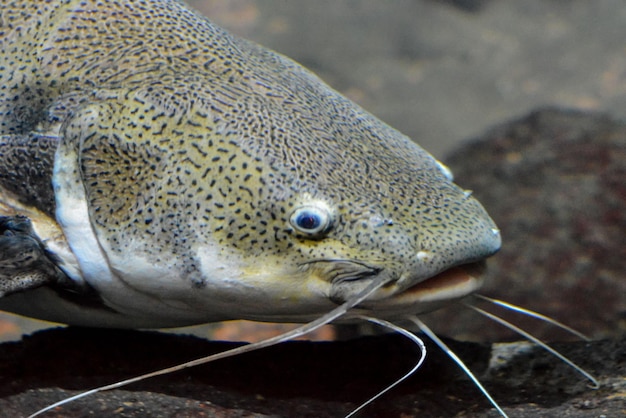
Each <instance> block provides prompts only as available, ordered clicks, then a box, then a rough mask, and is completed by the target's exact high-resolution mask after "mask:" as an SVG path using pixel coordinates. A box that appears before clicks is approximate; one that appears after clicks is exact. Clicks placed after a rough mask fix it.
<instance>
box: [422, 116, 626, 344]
mask: <svg viewBox="0 0 626 418" xmlns="http://www.w3.org/2000/svg"><path fill="white" fill-rule="evenodd" d="M447 163H448V164H449V166H450V167H451V168H452V171H453V172H454V174H455V178H456V180H457V182H458V183H460V184H461V185H462V186H463V187H465V188H468V189H471V190H475V194H476V196H477V197H478V199H479V201H480V202H482V203H483V205H484V206H485V207H486V208H487V211H488V212H489V213H490V214H491V216H492V217H493V218H494V220H495V221H496V223H497V224H498V226H499V227H500V229H501V230H502V237H503V246H502V250H501V251H500V252H499V253H498V254H496V255H495V256H494V257H492V258H491V259H490V260H489V273H488V275H487V285H486V286H485V287H484V289H482V290H481V293H484V294H486V295H489V296H493V297H498V298H500V299H504V300H506V301H509V302H512V303H516V304H518V305H521V306H524V307H527V308H530V309H534V310H537V311H540V312H542V313H544V314H547V315H549V316H551V317H554V318H556V319H558V320H560V321H562V322H565V323H567V324H568V325H571V326H573V327H574V328H576V329H578V330H580V331H582V332H584V333H586V334H588V335H590V336H592V337H593V338H607V337H611V336H615V335H621V334H623V333H624V331H625V330H626V280H624V272H625V271H626V124H624V123H623V122H619V121H616V120H613V119H611V118H609V117H607V116H606V115H602V114H593V113H583V112H577V111H563V110H557V109H548V110H543V111H537V112H534V113H532V114H531V115H529V116H528V117H525V118H522V119H520V120H517V121H514V122H511V123H508V124H505V125H502V126H500V127H498V128H496V129H494V130H492V131H491V132H489V133H487V134H486V135H484V136H483V137H482V138H480V139H477V140H475V141H471V142H469V143H467V144H466V145H464V146H462V147H461V148H459V149H458V150H457V151H456V152H455V153H454V154H452V155H451V156H450V158H448V160H447ZM435 316H436V318H427V320H428V323H429V324H432V325H433V326H434V327H435V328H436V329H437V330H439V331H440V332H442V333H444V334H446V335H450V336H455V337H456V338H461V339H473V340H483V341H498V340H502V339H507V338H508V339H510V338H518V337H514V336H513V334H512V333H510V332H506V331H504V332H502V331H500V329H499V328H498V327H495V326H494V327H486V326H485V322H484V321H481V320H477V318H476V316H473V315H467V314H466V311H461V310H449V311H447V312H445V311H442V312H441V313H437V314H436V315H435ZM504 316H505V317H507V318H509V319H512V318H516V319H515V320H514V322H515V323H516V324H520V325H522V326H524V327H527V328H529V329H532V330H533V331H534V332H535V333H536V334H537V335H538V336H540V337H543V338H548V339H553V340H554V339H564V338H566V337H567V334H555V333H554V327H552V326H549V325H547V324H541V323H537V321H532V320H530V319H528V318H523V317H522V318H521V319H520V317H519V315H515V316H514V315H508V314H506V313H505V314H504Z"/></svg>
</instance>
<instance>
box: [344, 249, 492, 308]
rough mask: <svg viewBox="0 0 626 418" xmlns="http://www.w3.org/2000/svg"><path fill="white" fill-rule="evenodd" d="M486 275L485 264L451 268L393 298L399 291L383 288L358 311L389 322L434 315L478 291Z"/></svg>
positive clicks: (477, 263)
mask: <svg viewBox="0 0 626 418" xmlns="http://www.w3.org/2000/svg"><path fill="white" fill-rule="evenodd" d="M485 271H486V262H485V261H484V260H482V261H478V262H474V263H468V264H462V265H458V266H454V267H451V268H449V269H447V270H444V271H442V272H440V273H438V274H436V275H434V276H432V277H430V278H428V279H426V280H423V281H421V282H419V283H416V284H414V285H413V286H410V287H408V288H407V289H405V290H403V291H401V292H398V293H392V294H390V293H391V292H394V290H395V289H393V287H394V284H393V283H391V284H390V285H389V286H387V287H388V288H389V289H388V288H386V287H383V288H381V289H380V291H379V292H380V293H379V294H378V295H376V296H377V297H375V298H374V299H372V300H367V301H365V302H363V303H361V304H360V305H359V306H358V307H357V308H356V309H357V310H359V311H360V313H367V314H370V315H376V316H377V317H383V318H388V319H390V318H391V319H393V318H401V317H404V316H406V315H407V314H413V315H417V314H422V313H426V312H431V311H434V310H436V309H439V308H441V307H443V306H445V305H449V304H451V303H452V302H454V301H455V300H458V299H461V298H463V297H465V296H468V295H470V294H472V293H474V292H475V291H476V290H478V289H479V288H480V287H481V286H482V284H483V282H484V274H485Z"/></svg>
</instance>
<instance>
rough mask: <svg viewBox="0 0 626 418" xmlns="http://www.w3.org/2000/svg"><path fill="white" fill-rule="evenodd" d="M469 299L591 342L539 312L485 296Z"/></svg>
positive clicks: (570, 328)
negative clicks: (483, 302) (480, 301)
mask: <svg viewBox="0 0 626 418" xmlns="http://www.w3.org/2000/svg"><path fill="white" fill-rule="evenodd" d="M471 297H473V298H475V299H480V300H484V301H486V302H489V303H492V304H494V305H498V306H501V307H503V308H504V309H507V310H509V311H514V312H518V313H520V314H522V315H526V316H529V317H532V318H536V319H539V320H541V321H544V322H547V323H549V324H551V325H554V326H555V327H558V328H561V329H562V330H564V331H567V332H569V333H570V334H572V335H575V336H576V337H578V338H580V339H581V340H583V341H591V338H589V337H587V336H586V335H585V334H583V333H582V332H580V331H577V330H575V329H574V328H572V327H569V326H567V325H565V324H564V323H562V322H559V321H557V320H556V319H554V318H550V317H549V316H546V315H543V314H540V313H539V312H535V311H532V310H530V309H528V308H522V307H521V306H518V305H514V304H512V303H510V302H505V301H503V300H500V299H493V298H490V297H487V296H484V295H479V294H474V295H472V296H471Z"/></svg>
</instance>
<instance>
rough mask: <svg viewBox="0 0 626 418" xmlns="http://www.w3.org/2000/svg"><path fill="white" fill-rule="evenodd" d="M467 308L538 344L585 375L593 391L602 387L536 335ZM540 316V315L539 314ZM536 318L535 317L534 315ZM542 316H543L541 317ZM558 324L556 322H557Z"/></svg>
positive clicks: (474, 308)
mask: <svg viewBox="0 0 626 418" xmlns="http://www.w3.org/2000/svg"><path fill="white" fill-rule="evenodd" d="M463 304H464V305H465V306H467V307H468V308H470V309H472V310H474V311H476V312H478V313H479V314H481V315H483V316H485V317H487V318H489V319H491V320H493V321H495V322H497V323H499V324H500V325H503V326H505V327H506V328H508V329H510V330H512V331H515V332H516V333H518V334H519V335H521V336H523V337H524V338H526V339H527V340H529V341H532V342H533V343H535V344H537V345H538V346H539V347H541V348H543V349H544V350H546V351H547V352H549V353H550V354H552V355H553V356H555V357H557V358H558V359H559V360H561V361H563V362H564V363H565V364H567V365H569V366H570V367H571V368H572V369H574V370H575V371H576V372H578V373H579V374H581V375H583V376H584V377H585V378H586V379H588V380H589V381H590V382H591V385H590V387H591V388H592V389H598V388H599V387H600V383H598V380H597V379H596V378H595V377H593V376H592V375H591V374H589V373H588V372H586V371H585V370H584V369H583V368H582V367H580V366H579V365H577V364H576V363H574V362H573V361H572V360H570V359H568V358H567V357H565V356H564V355H563V354H561V353H559V352H558V351H556V350H555V349H554V348H552V347H550V346H549V345H548V344H546V343H544V342H543V341H541V340H540V339H539V338H537V337H535V336H534V335H532V334H530V333H529V332H527V331H524V330H523V329H521V328H520V327H518V326H516V325H513V324H512V323H510V322H508V321H506V320H504V319H502V318H500V317H498V316H496V315H494V314H492V313H490V312H487V311H485V310H484V309H480V308H478V307H476V306H473V305H470V304H469V303H466V302H464V303H463ZM537 315H540V314H537ZM533 316H535V315H533ZM540 316H541V315H540ZM555 322H556V321H555Z"/></svg>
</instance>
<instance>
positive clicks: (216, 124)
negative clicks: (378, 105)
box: [0, 0, 500, 325]
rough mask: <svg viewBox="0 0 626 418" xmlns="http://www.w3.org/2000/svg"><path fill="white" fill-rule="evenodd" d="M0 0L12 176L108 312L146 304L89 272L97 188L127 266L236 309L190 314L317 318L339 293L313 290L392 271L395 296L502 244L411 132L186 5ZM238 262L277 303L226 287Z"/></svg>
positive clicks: (2, 162)
mask: <svg viewBox="0 0 626 418" xmlns="http://www.w3.org/2000/svg"><path fill="white" fill-rule="evenodd" d="M0 4H1V5H0V13H1V16H0V188H1V189H0V191H2V190H3V191H4V195H5V196H12V199H13V200H14V201H17V202H18V203H19V204H17V206H20V207H25V208H35V209H36V210H38V211H40V212H42V213H43V214H44V215H43V216H42V217H43V218H46V219H45V221H46V222H49V223H52V224H53V226H55V227H58V228H59V229H61V230H63V231H64V233H65V234H66V235H67V237H68V238H67V241H68V242H69V244H67V243H66V244H65V245H66V246H67V245H69V247H70V248H72V251H73V253H74V257H75V258H76V259H77V260H76V263H77V264H78V267H76V268H75V269H74V270H72V271H70V268H69V267H67V268H65V270H66V272H67V273H68V275H69V276H70V277H71V278H73V279H75V280H76V281H85V282H86V283H87V285H88V286H89V287H91V288H95V289H96V291H99V292H101V293H102V294H103V295H104V296H103V299H104V304H105V305H107V306H108V308H110V309H113V310H116V311H118V312H122V313H123V314H125V315H127V316H133V315H139V314H138V313H137V312H134V313H133V312H130V311H125V308H124V307H123V306H121V305H123V303H122V304H118V303H116V301H115V300H113V299H114V298H115V297H116V294H115V293H110V294H107V289H106V288H105V287H104V285H102V284H101V282H102V280H100V279H99V278H98V274H96V273H94V272H97V271H99V270H97V269H94V270H93V272H91V270H90V269H91V268H92V266H93V265H98V263H102V262H100V261H97V260H96V259H95V258H90V257H91V255H90V254H91V253H89V254H87V255H85V254H84V253H83V252H85V251H87V252H88V251H91V249H85V248H84V247H85V244H83V243H82V242H80V241H77V240H76V239H74V238H71V237H72V236H74V235H72V232H71V231H70V226H68V225H67V224H68V223H71V221H72V220H73V219H74V215H73V214H74V212H72V211H73V210H74V207H73V204H70V203H68V201H69V200H68V199H69V198H72V199H75V201H76V202H79V203H80V202H84V201H86V213H87V215H85V218H87V217H88V229H89V230H90V231H91V232H89V233H93V235H94V237H95V240H96V241H97V243H98V245H97V246H99V247H100V248H101V251H102V253H103V254H104V255H103V256H102V257H101V259H102V260H106V262H105V264H106V266H105V268H104V269H105V270H106V271H107V272H110V275H111V277H115V278H116V280H119V281H120V282H124V283H126V284H128V286H129V287H132V288H134V289H139V290H138V291H139V292H140V293H141V292H144V293H146V292H147V293H150V294H151V296H152V297H155V298H160V299H163V300H165V299H168V297H167V296H162V295H163V294H164V292H165V293H166V292H168V289H167V285H164V284H163V282H162V281H158V280H156V278H155V277H156V276H159V277H160V276H163V277H171V281H172V283H173V282H174V281H175V282H176V292H182V293H181V295H182V294H183V293H185V292H187V293H193V292H199V293H200V294H202V295H204V296H202V298H204V299H203V300H205V302H203V303H206V304H216V306H218V307H216V308H215V309H214V310H213V311H211V313H210V314H207V315H206V316H205V317H202V316H201V315H200V316H199V317H197V318H195V317H194V318H193V319H189V318H185V319H181V321H180V322H181V324H182V323H185V322H202V320H203V319H206V320H216V319H228V318H231V317H242V318H251V319H258V318H261V319H265V318H271V319H276V320H300V319H303V318H310V317H311V315H313V316H314V315H317V314H319V313H320V312H321V311H324V309H327V308H328V307H329V306H332V303H330V302H329V304H328V305H323V304H321V305H320V303H318V302H315V303H313V304H312V305H311V306H312V307H311V312H308V311H307V312H304V311H306V309H307V308H298V306H306V303H304V302H303V301H304V300H305V299H306V298H308V297H309V296H307V295H306V294H304V293H306V292H311V293H315V295H313V296H310V297H311V298H313V299H315V298H318V299H324V300H329V299H331V300H335V301H337V300H343V299H345V298H349V297H350V296H351V295H353V294H355V293H356V292H358V291H359V289H362V287H363V285H362V284H361V283H362V282H363V283H365V282H367V280H366V279H367V278H374V277H376V276H377V275H379V274H381V272H384V274H386V275H387V276H388V277H389V278H390V280H391V283H390V285H389V286H387V287H386V288H385V289H382V290H381V292H382V293H380V295H379V298H383V297H387V296H391V295H393V294H396V293H398V292H401V291H402V290H404V289H407V288H408V287H409V286H411V285H413V284H415V283H417V282H420V281H423V280H426V279H427V278H429V277H431V276H433V275H435V274H437V273H439V272H441V271H443V270H446V269H448V268H450V267H452V266H456V265H461V264H466V263H470V262H474V261H478V260H482V259H483V258H485V257H487V256H488V255H490V254H492V253H493V252H495V251H496V250H497V249H498V247H499V245H500V238H499V235H498V234H497V232H496V227H495V225H494V224H493V222H492V221H491V220H490V219H489V217H488V215H487V214H486V213H485V211H484V209H483V208H482V207H481V206H480V204H479V203H478V202H477V201H476V200H474V199H473V198H472V197H470V196H469V194H468V193H466V192H465V191H464V190H462V189H461V188H459V187H458V186H456V185H455V184H454V183H452V182H451V180H450V179H449V178H448V177H447V175H446V173H445V172H444V171H442V169H441V167H440V166H439V165H438V163H437V162H436V160H434V158H432V157H431V156H430V155H429V154H428V153H427V152H426V151H424V150H422V149H421V148H420V147H419V146H417V145H416V144H415V143H414V142H412V141H411V140H410V139H409V138H407V137H406V136H404V135H402V134H401V133H399V132H398V131H396V130H394V129H392V128H391V127H389V126H387V125H386V124H384V123H383V122H381V121H380V120H378V119H376V118H375V117H373V116H372V115H370V114H369V113H367V112H366V111H364V110H363V109H361V108H360V107H358V106H357V105H355V104H354V103H352V102H351V101H349V100H348V99H346V98H344V97H343V96H341V95H340V94H338V93H337V92H335V91H334V90H332V89H331V88H329V87H328V86H327V85H325V84H324V83H323V82H322V81H321V80H319V79H318V78H317V77H316V76H315V75H313V74H312V73H310V72H309V71H308V70H306V69H304V68H303V67H301V66H300V65H298V64H296V63H295V62H293V61H291V60H289V59H288V58H285V57H283V56H281V55H279V54H276V53H274V52H272V51H269V50H267V49H264V48H262V47H260V46H257V45H255V44H254V43H251V42H248V41H245V40H242V39H238V38H235V37H233V36H232V35H230V34H229V33H227V32H226V31H224V30H222V29H220V28H218V27H216V26H215V25H213V24H212V23H210V22H209V21H208V20H206V19H205V18H204V17H201V16H200V15H198V14H197V13H195V12H193V11H190V10H189V9H188V8H187V7H186V6H184V5H183V4H182V3H179V2H177V1H164V0H163V1H161V0H153V1H130V0H126V1H102V0H100V1H98V0H82V1H77V0H65V1H54V2H52V1H42V2H31V1H6V0H3V1H2V2H1V3H0ZM42 138H45V141H43V140H42ZM35 139H36V140H35ZM42 142H45V146H40V143H42ZM16 153H19V154H20V155H22V154H23V155H27V156H28V158H26V159H22V160H20V161H17V160H16V159H15V158H13V157H12V155H14V154H16ZM55 153H56V154H55ZM16 161H17V162H16ZM35 163H36V164H38V168H37V170H34V171H35V172H36V173H39V174H38V176H31V177H28V179H27V181H24V175H23V174H22V173H23V172H25V171H31V172H32V171H33V170H32V169H31V168H32V167H33V166H34V164H35ZM25 167H26V168H25ZM68 196H69V197H68ZM12 204H13V205H14V206H15V205H16V204H15V203H12ZM7 205H8V204H7ZM307 205H310V206H313V207H319V206H320V205H321V206H323V207H324V208H325V209H324V210H326V212H325V214H326V215H327V216H329V217H330V226H329V228H328V229H327V230H325V231H323V232H322V233H319V234H312V235H311V234H307V233H306V231H302V230H298V228H297V227H294V225H293V222H291V221H290V217H291V216H292V214H293V213H294V210H296V209H297V208H300V207H302V206H307ZM76 206H77V207H78V206H80V205H79V204H77V205H76ZM0 207H1V206H0ZM76 210H78V209H76ZM18 212H19V211H18ZM68 213H71V214H72V216H69V215H68ZM0 214H1V213H0ZM55 216H56V218H55ZM79 217H80V216H79ZM33 223H34V225H35V227H37V219H33ZM35 229H37V228H35ZM78 235H80V234H78ZM42 238H43V239H44V240H45V239H46V238H47V237H45V236H44V237H42ZM94 242H95V241H94ZM81 251H83V252H81ZM61 258H62V257H61ZM94 260H96V261H94ZM137 260H139V261H137ZM133 263H138V265H140V266H141V265H143V266H150V268H149V269H148V270H149V272H150V274H152V276H150V274H148V273H146V274H144V275H142V274H139V273H134V271H135V270H134V269H135V268H134V267H129V266H131V265H132V264H133ZM67 264H68V265H69V264H71V263H70V262H69V261H67ZM61 267H62V268H63V264H61ZM136 269H139V267H137V268H136ZM229 269H232V270H233V271H236V272H237V273H236V274H235V273H232V271H231V272H224V271H225V270H229ZM219 271H222V272H223V274H224V276H220V274H222V273H219ZM233 275H235V276H237V280H239V281H240V282H241V283H245V284H244V285H243V287H244V288H246V289H248V290H249V291H250V292H252V293H253V294H254V295H255V296H254V298H258V301H259V305H261V306H260V307H256V306H255V307H252V308H250V309H248V308H247V307H246V306H243V305H245V298H244V299H243V301H242V299H237V298H238V297H239V296H238V293H237V292H235V291H233V293H228V291H225V293H224V294H222V293H220V292H221V290H220V289H221V288H220V286H221V284H220V283H224V286H223V287H224V288H226V287H228V286H230V285H228V286H227V285H226V284H225V283H226V281H224V280H223V279H229V280H230V279H232V277H231V276H233ZM144 276H150V277H144ZM248 276H250V277H252V276H254V277H263V278H266V276H271V279H270V278H266V279H267V280H268V281H271V282H272V283H274V284H272V285H270V284H268V288H267V289H265V288H264V282H263V281H259V280H257V281H252V282H246V280H247V279H246V277H248ZM360 279H363V280H360ZM151 280H152V281H155V283H156V282H158V285H157V284H155V287H154V288H150V290H149V291H144V290H141V288H142V286H144V284H145V283H147V282H150V281H151ZM167 280H170V279H169V278H168V279H167ZM233 280H234V279H233ZM264 280H265V279H264ZM316 280H317V281H318V282H320V283H322V284H311V283H312V282H313V281H316ZM316 283H317V282H316ZM50 286H52V287H54V284H51V285H50ZM146 286H147V287H150V286H151V285H150V284H149V283H148V284H147V285H146ZM233 286H234V285H233ZM235 287H236V286H235ZM283 288H284V289H288V290H284V291H283V290H282V289H283ZM216 289H217V290H216ZM158 292H161V293H158ZM202 292H204V293H202ZM298 292H304V293H302V295H301V296H300V293H298ZM177 298H178V299H177V302H180V301H184V302H185V303H186V304H187V305H189V306H191V307H193V308H197V306H198V304H197V303H195V302H193V303H192V302H189V300H188V299H189V298H187V297H186V296H177ZM229 298H231V299H232V300H230V301H229ZM191 299H193V298H191ZM235 300H236V301H237V302H236V303H235V302H233V301H235ZM275 302H276V303H277V305H276V306H274V305H272V304H273V303H275ZM229 303H230V305H228V304H229ZM233 303H235V304H236V305H238V306H234V307H233V306H231V305H233ZM226 305H228V306H229V307H225V306H226ZM219 306H222V307H223V312H224V314H223V315H221V316H220V315H217V314H216V312H215V311H217V310H219V309H222V308H219ZM313 306H314V307H313ZM0 307H2V305H0ZM5 308H6V307H5ZM6 309H11V310H19V309H18V308H15V307H13V305H11V306H9V308H6ZM272 309H275V310H276V315H274V314H273V313H272ZM416 310H419V309H417V308H416ZM292 311H293V313H294V314H293V315H291V312H292ZM38 315H39V316H46V315H45V313H40V314H38ZM55 319H58V317H55ZM62 319H63V318H62ZM66 322H72V320H71V319H66ZM96 322H97V321H96ZM122 322H123V321H122ZM129 324H130V325H133V322H132V321H130V322H129ZM177 324H178V323H177Z"/></svg>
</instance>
